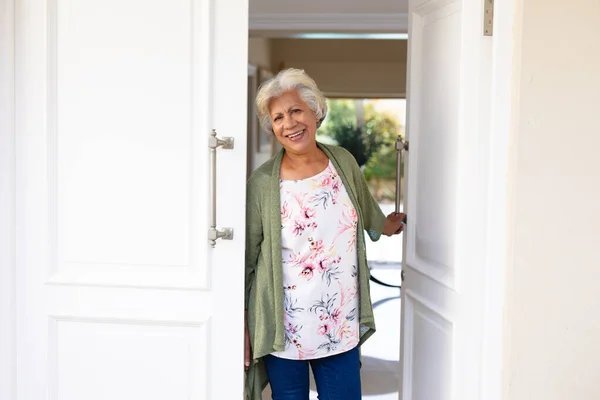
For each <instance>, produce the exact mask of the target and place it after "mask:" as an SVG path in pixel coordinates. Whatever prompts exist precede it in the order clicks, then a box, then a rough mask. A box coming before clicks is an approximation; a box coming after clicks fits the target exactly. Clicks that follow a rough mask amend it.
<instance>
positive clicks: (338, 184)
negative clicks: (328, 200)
mask: <svg viewBox="0 0 600 400" xmlns="http://www.w3.org/2000/svg"><path fill="white" fill-rule="evenodd" d="M331 181H332V183H331V190H333V193H336V194H337V193H338V192H339V191H340V187H341V182H340V180H339V179H337V175H333V176H332V177H331Z"/></svg>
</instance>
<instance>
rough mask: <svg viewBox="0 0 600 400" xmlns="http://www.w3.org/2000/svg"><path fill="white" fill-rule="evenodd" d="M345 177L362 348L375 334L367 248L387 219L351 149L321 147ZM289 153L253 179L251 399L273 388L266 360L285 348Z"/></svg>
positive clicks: (249, 223)
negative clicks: (354, 218) (283, 174)
mask: <svg viewBox="0 0 600 400" xmlns="http://www.w3.org/2000/svg"><path fill="white" fill-rule="evenodd" d="M317 145H318V146H319V148H320V149H321V150H322V151H323V152H324V153H325V154H326V155H327V157H328V158H329V159H330V160H331V162H332V163H333V165H334V166H335V168H336V170H337V171H338V174H339V175H340V177H341V179H342V182H343V184H344V187H345V188H346V191H347V192H348V195H349V196H350V200H351V201H352V203H353V205H354V208H356V211H357V214H358V227H357V241H356V244H357V255H358V271H359V273H358V279H359V286H360V287H359V296H360V335H361V337H360V344H362V343H363V342H364V341H365V340H366V339H367V338H368V337H369V336H371V335H372V334H373V333H374V332H375V320H374V318H373V307H372V305H371V296H370V291H369V268H368V265H367V257H366V250H365V235H364V231H363V230H366V231H367V232H368V234H369V236H370V238H371V240H373V241H376V240H378V239H379V237H380V236H381V231H382V229H383V224H384V222H385V216H384V215H383V213H382V212H381V209H380V208H379V205H378V204H377V203H376V202H375V200H374V199H373V197H372V196H371V193H370V192H369V189H368V188H367V183H366V182H365V179H364V177H363V175H362V172H361V170H360V168H359V167H358V164H357V163H356V160H355V159H354V157H353V156H352V154H350V153H349V152H348V151H347V150H345V149H343V148H341V147H337V146H328V145H324V144H321V143H317ZM283 153H284V150H281V151H280V152H279V153H278V154H277V155H276V156H275V157H273V158H272V159H271V160H269V161H267V162H266V163H264V164H263V165H262V166H260V167H259V168H258V169H257V170H256V171H255V172H254V173H253V174H252V176H250V179H249V180H248V184H247V188H246V190H247V197H246V294H245V307H246V309H247V310H248V329H249V332H250V342H251V344H252V354H253V358H254V360H253V361H252V362H251V365H250V368H249V370H248V372H247V373H246V399H247V400H261V399H262V397H261V396H262V391H263V390H264V388H265V387H266V386H267V384H268V378H267V374H266V371H265V368H264V365H263V363H262V360H261V358H262V357H263V356H265V355H267V354H271V353H272V352H274V351H282V350H284V322H283V315H284V311H283V268H282V265H283V263H282V260H281V256H282V245H281V199H280V196H279V182H280V179H279V177H280V169H281V160H282V158H283Z"/></svg>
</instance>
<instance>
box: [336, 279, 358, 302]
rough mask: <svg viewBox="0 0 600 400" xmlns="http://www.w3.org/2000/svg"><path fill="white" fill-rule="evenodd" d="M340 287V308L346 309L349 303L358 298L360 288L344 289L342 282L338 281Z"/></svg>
mask: <svg viewBox="0 0 600 400" xmlns="http://www.w3.org/2000/svg"><path fill="white" fill-rule="evenodd" d="M338 285H339V287H340V292H339V293H340V307H345V306H346V305H347V304H348V303H350V302H351V301H353V300H354V299H356V298H357V297H358V288H357V287H356V286H353V287H349V288H347V289H344V286H343V285H342V282H340V281H338Z"/></svg>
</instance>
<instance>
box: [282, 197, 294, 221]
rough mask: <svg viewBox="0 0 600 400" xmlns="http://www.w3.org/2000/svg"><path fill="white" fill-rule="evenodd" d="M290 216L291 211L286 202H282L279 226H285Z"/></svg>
mask: <svg viewBox="0 0 600 400" xmlns="http://www.w3.org/2000/svg"><path fill="white" fill-rule="evenodd" d="M291 216H292V210H291V209H290V205H289V204H288V202H287V201H284V202H283V204H282V205H281V224H282V225H286V224H287V223H288V221H289V219H290V217H291Z"/></svg>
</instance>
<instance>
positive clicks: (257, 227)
mask: <svg viewBox="0 0 600 400" xmlns="http://www.w3.org/2000/svg"><path fill="white" fill-rule="evenodd" d="M259 192H260V191H259V190H258V188H257V182H256V181H255V180H254V179H252V178H251V179H250V180H249V181H248V183H247V185H246V257H245V295H244V307H245V309H248V301H249V297H250V289H251V288H252V283H253V282H254V273H255V270H256V264H257V262H258V256H259V255H260V246H261V243H262V241H263V227H262V218H261V213H260V197H259Z"/></svg>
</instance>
